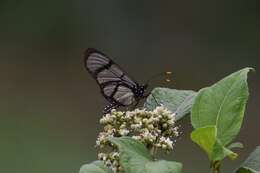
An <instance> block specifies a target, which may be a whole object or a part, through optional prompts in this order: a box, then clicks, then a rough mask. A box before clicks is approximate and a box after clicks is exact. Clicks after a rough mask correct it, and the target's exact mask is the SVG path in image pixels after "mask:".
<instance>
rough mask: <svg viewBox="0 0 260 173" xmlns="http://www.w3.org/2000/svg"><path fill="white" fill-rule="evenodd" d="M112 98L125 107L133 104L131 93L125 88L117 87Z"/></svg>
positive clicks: (133, 99) (133, 96)
mask: <svg viewBox="0 0 260 173" xmlns="http://www.w3.org/2000/svg"><path fill="white" fill-rule="evenodd" d="M113 98H114V99H115V100H116V101H117V102H119V103H121V104H123V105H125V106H128V105H131V104H133V103H134V102H135V95H134V93H133V91H132V90H131V89H129V88H127V87H125V86H118V87H117V90H116V92H115V93H114V95H113Z"/></svg>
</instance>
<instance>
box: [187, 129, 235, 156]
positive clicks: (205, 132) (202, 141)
mask: <svg viewBox="0 0 260 173" xmlns="http://www.w3.org/2000/svg"><path fill="white" fill-rule="evenodd" d="M191 139H192V141H194V142H195V143H196V144H198V145H199V146H200V147H201V148H202V149H203V150H204V151H205V152H206V153H207V155H208V157H209V160H222V159H223V158H225V157H226V156H229V157H230V158H231V159H235V158H236V157H237V155H236V154H235V153H233V152H232V151H230V150H229V149H227V148H225V147H223V146H222V145H221V143H220V142H219V141H218V139H217V128H216V126H206V127H202V128H198V129H196V130H194V131H193V132H192V133H191Z"/></svg>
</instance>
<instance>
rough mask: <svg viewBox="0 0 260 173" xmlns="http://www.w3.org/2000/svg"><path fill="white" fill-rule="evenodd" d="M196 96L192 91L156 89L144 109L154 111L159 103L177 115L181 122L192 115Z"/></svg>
mask: <svg viewBox="0 0 260 173" xmlns="http://www.w3.org/2000/svg"><path fill="white" fill-rule="evenodd" d="M195 96H196V92H194V91H191V90H176V89H169V88H155V89H153V91H152V92H151V94H150V95H149V97H148V98H147V100H146V103H145V105H144V107H145V108H146V109H148V110H153V109H155V108H156V107H157V106H158V103H159V104H162V105H164V106H165V107H166V108H168V109H169V110H170V111H172V112H174V113H176V119H177V120H179V119H181V118H183V117H184V116H185V115H187V114H189V113H190V110H191V106H192V104H193V101H194V98H195ZM155 99H156V100H155Z"/></svg>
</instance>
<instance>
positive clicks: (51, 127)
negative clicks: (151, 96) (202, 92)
mask: <svg viewBox="0 0 260 173" xmlns="http://www.w3.org/2000/svg"><path fill="white" fill-rule="evenodd" d="M259 14H260V10H259V8H258V9H257V0H237V1H221V0H218V1H217V0H198V1H137V0H132V1H119V0H117V1H116V0H111V1H100V0H95V1H94V0H93V1H88V0H74V1H63V0H45V1H35V0H19V1H18V0H8V1H7V0H1V1H0V69H1V73H0V82H1V83H0V137H1V138H0V172H1V173H4V172H12V173H52V172H53V173H54V172H55V173H77V172H78V169H79V167H80V166H81V165H82V164H84V163H87V162H90V161H92V160H95V159H96V150H95V149H94V144H95V139H96V136H97V134H98V132H99V130H100V126H99V125H98V120H99V118H100V117H101V111H102V109H103V107H104V105H105V103H106V102H105V100H104V98H103V97H102V96H101V94H100V93H99V89H98V87H97V85H96V83H95V81H94V80H93V79H92V78H91V77H90V75H89V74H88V73H87V72H86V71H85V69H84V67H83V59H82V53H83V51H84V49H85V48H87V47H94V48H97V49H99V50H101V51H103V52H105V53H106V54H108V55H110V56H111V57H112V58H113V59H114V60H115V61H116V62H117V63H119V64H120V65H121V66H122V67H124V68H125V70H126V71H127V72H129V73H130V74H131V75H132V76H134V77H135V78H136V80H138V81H140V83H141V81H145V80H146V79H147V78H148V77H150V76H151V75H153V74H156V73H158V72H161V71H164V70H172V71H173V73H174V80H173V83H171V84H167V85H166V84H165V83H164V82H163V81H162V80H161V81H160V80H159V81H157V82H156V83H154V84H153V86H152V87H155V86H165V87H172V88H177V89H192V90H198V89H199V88H202V87H205V86H208V85H211V84H213V83H214V82H216V81H218V80H219V79H221V78H222V77H224V76H226V75H228V74H230V73H232V72H234V71H236V70H238V69H240V68H243V67H246V66H252V67H255V68H257V66H259V63H260V58H259V44H260V43H259V41H260V33H259V31H260V30H259V29H260V28H259V24H260V20H259V19H260V18H259V17H260V16H259ZM256 70H257V71H256V73H252V74H251V75H250V78H249V83H250V91H251V96H250V100H249V104H248V109H247V111H246V116H245V122H244V124H243V127H242V130H241V133H240V135H239V136H238V138H237V141H240V142H243V143H244V144H245V149H243V150H239V151H238V152H239V153H240V154H241V155H240V157H239V159H238V160H236V161H230V160H225V163H224V165H223V167H224V168H225V170H226V171H225V173H230V172H231V170H233V169H234V168H235V167H237V166H238V165H239V163H240V162H241V161H242V160H244V159H245V158H246V157H247V155H248V153H249V152H250V151H252V150H253V149H254V148H255V146H256V145H260V137H259V131H260V126H259V122H260V115H259V113H260V110H259V107H258V105H259V102H260V93H259V91H257V89H259V86H260V78H259V75H258V69H256ZM181 125H182V128H181V129H182V131H183V135H182V137H181V138H179V140H178V141H177V144H176V147H175V150H174V152H173V153H172V154H170V155H169V156H167V157H166V158H170V159H173V160H177V161H180V162H183V164H184V173H191V172H192V173H207V172H209V164H208V162H207V157H206V155H205V154H204V153H203V152H202V151H201V150H199V148H198V147H197V146H196V145H195V144H193V143H192V142H191V141H190V139H189V133H190V132H191V130H192V128H191V125H190V122H189V118H186V119H185V120H184V121H183V122H182V123H181Z"/></svg>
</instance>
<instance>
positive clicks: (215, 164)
mask: <svg viewBox="0 0 260 173" xmlns="http://www.w3.org/2000/svg"><path fill="white" fill-rule="evenodd" d="M212 173H220V161H214V162H213V163H212Z"/></svg>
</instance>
